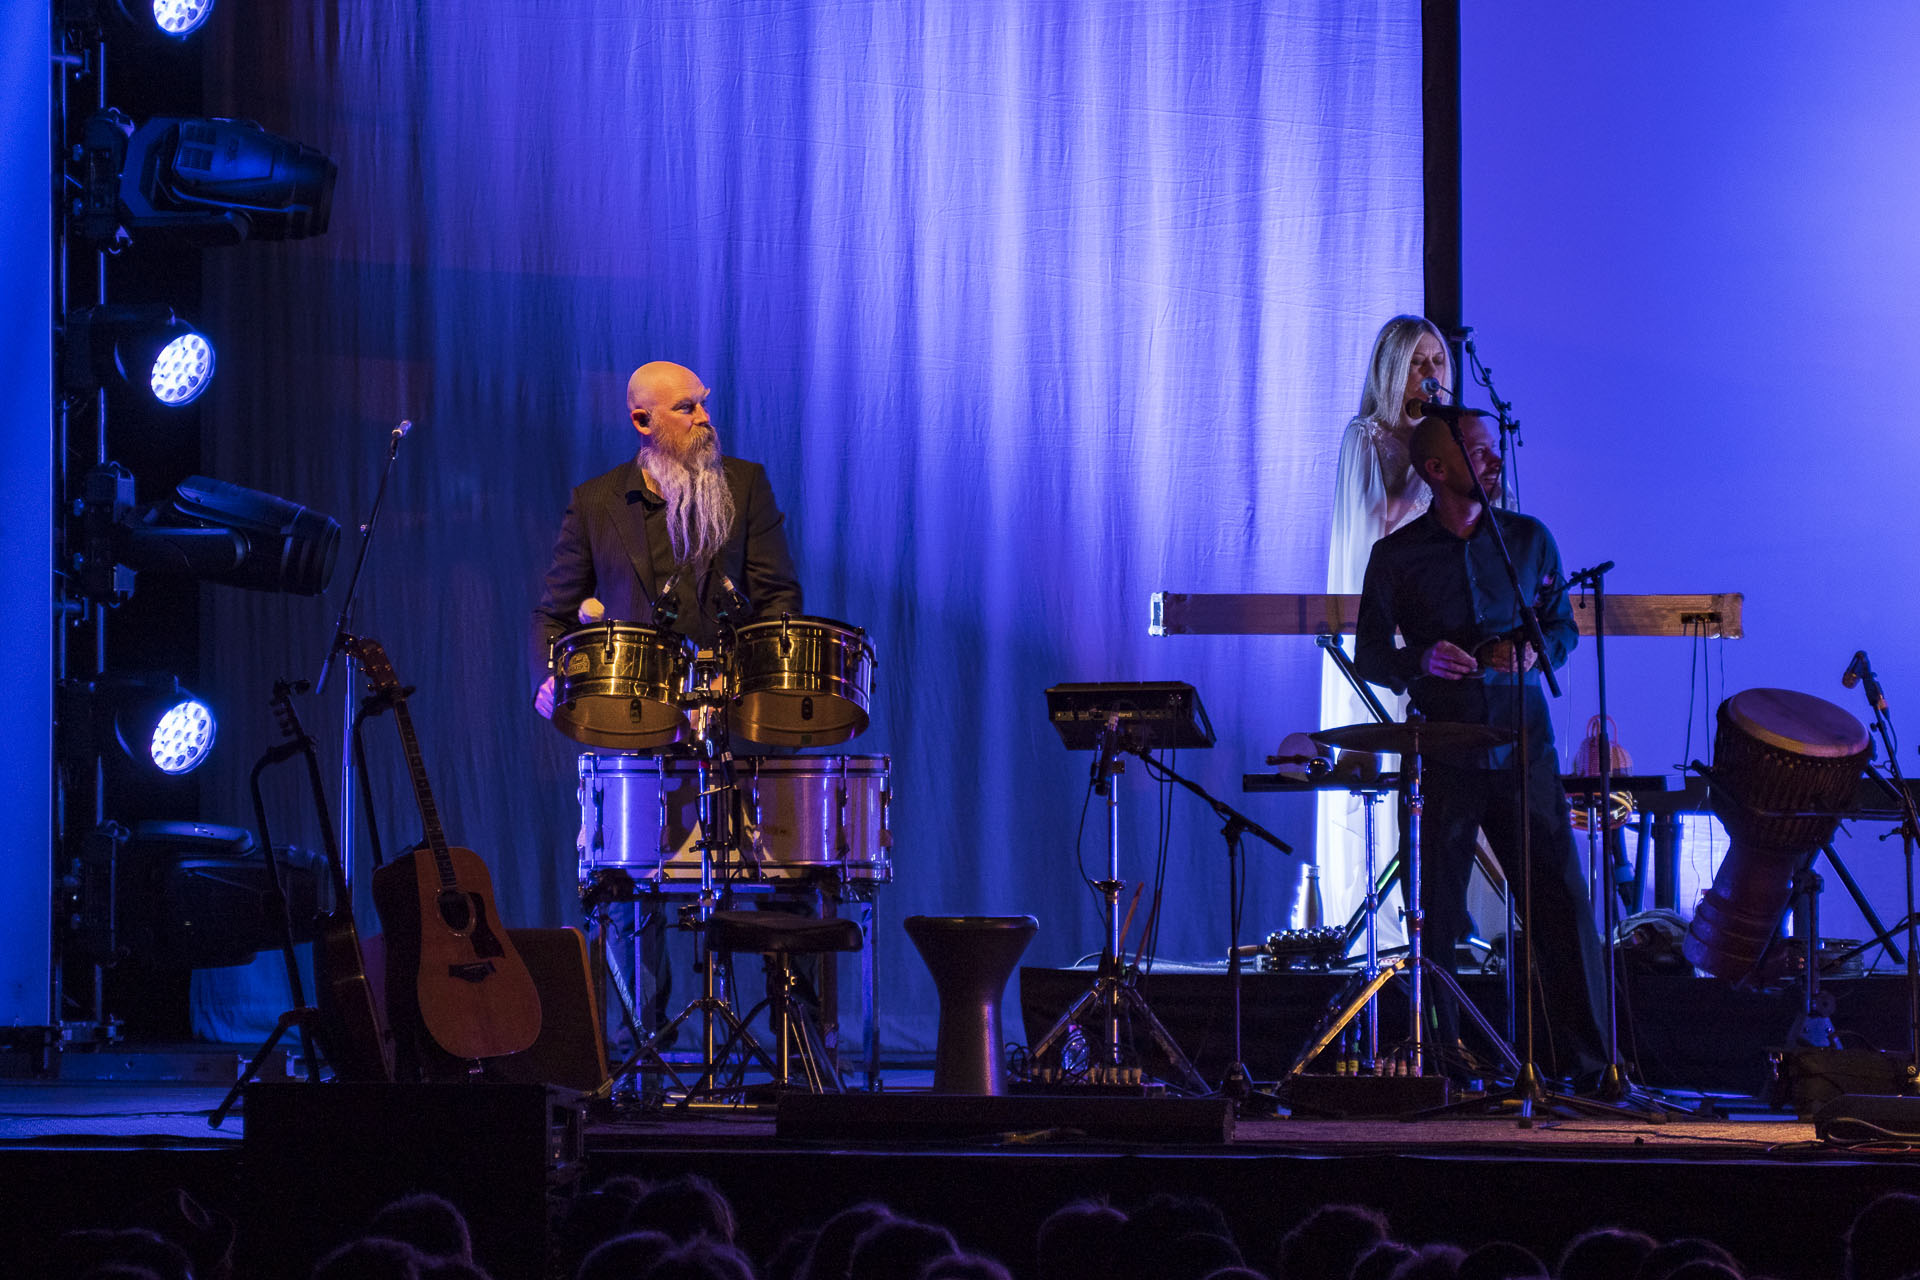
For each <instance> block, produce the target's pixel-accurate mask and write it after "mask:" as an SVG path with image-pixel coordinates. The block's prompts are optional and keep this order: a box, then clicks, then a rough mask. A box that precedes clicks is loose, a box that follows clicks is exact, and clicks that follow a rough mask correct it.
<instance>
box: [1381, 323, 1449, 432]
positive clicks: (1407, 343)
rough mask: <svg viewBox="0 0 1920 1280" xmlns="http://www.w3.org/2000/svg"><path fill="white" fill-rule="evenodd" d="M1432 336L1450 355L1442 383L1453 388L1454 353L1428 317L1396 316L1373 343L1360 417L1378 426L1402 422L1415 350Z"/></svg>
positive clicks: (1384, 326)
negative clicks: (1421, 340)
mask: <svg viewBox="0 0 1920 1280" xmlns="http://www.w3.org/2000/svg"><path fill="white" fill-rule="evenodd" d="M1427 333H1430V334H1432V335H1433V337H1434V340H1435V341H1437V342H1438V343H1439V344H1440V346H1441V348H1442V349H1443V350H1445V351H1446V353H1447V376H1446V377H1444V378H1442V379H1441V381H1442V382H1443V383H1445V384H1446V385H1447V387H1448V389H1449V390H1451V389H1452V387H1453V349H1452V348H1451V347H1448V346H1447V340H1446V338H1445V337H1443V336H1442V335H1441V333H1440V330H1439V329H1437V328H1435V327H1434V324H1433V321H1431V320H1429V319H1427V318H1426V317H1425V316H1395V317H1394V318H1393V319H1391V320H1389V321H1387V322H1386V323H1385V324H1383V325H1381V326H1380V333H1379V336H1378V337H1376V338H1374V340H1373V357H1372V359H1370V360H1368V361H1367V385H1366V388H1365V389H1364V390H1363V391H1361V393H1360V414H1359V416H1360V417H1362V418H1372V419H1373V420H1374V421H1376V422H1388V423H1392V422H1398V421H1400V414H1401V412H1402V411H1403V409H1404V408H1405V406H1404V404H1403V403H1402V401H1403V400H1404V399H1405V397H1406V394H1407V369H1408V368H1409V367H1410V366H1411V365H1412V364H1413V349H1414V348H1415V347H1416V346H1418V345H1419V344H1420V336H1421V335H1422V334H1427Z"/></svg>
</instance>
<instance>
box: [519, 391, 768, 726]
mask: <svg viewBox="0 0 1920 1280" xmlns="http://www.w3.org/2000/svg"><path fill="white" fill-rule="evenodd" d="M710 394H711V393H710V392H709V391H708V389H707V387H706V385H705V384H704V383H703V382H701V381H700V378H699V377H698V375H696V374H695V373H694V372H693V370H691V369H688V368H686V367H685V366H683V365H677V364H673V363H670V362H669V361H665V360H656V361H654V362H653V363H651V364H644V365H641V366H640V367H639V368H638V369H635V370H634V371H633V376H632V377H631V378H629V379H628V380H627V416H628V419H629V420H630V421H631V422H632V423H633V429H634V430H635V431H636V432H637V433H639V437H640V443H639V451H638V453H637V454H636V455H635V457H634V459H633V461H631V462H624V463H622V464H621V465H619V466H617V467H615V468H614V469H613V470H611V471H609V472H607V473H606V474H605V475H601V476H596V477H594V478H593V479H592V480H589V481H587V482H586V483H585V484H583V485H581V486H579V487H578V488H576V489H575V490H574V491H573V496H572V500H571V501H569V502H568V504H567V513H566V516H565V517H564V518H563V519H562V520H561V522H560V536H559V538H558V539H557V540H556V541H555V543H554V547H553V562H552V564H551V565H550V566H549V567H548V569H547V577H546V583H545V586H544V588H543V590H542V591H541V594H540V604H539V606H538V607H537V608H535V609H534V611H533V632H532V642H531V648H532V653H531V655H530V656H531V659H532V666H533V683H534V685H535V687H536V690H537V691H536V693H535V694H534V707H535V709H536V710H538V711H539V712H540V714H541V715H543V716H547V717H549V718H551V717H552V715H553V677H552V676H550V675H548V674H547V655H548V651H549V650H550V649H551V647H552V645H553V641H554V638H555V637H556V636H559V635H561V634H563V633H565V632H567V631H571V630H573V629H574V628H575V627H577V626H579V625H580V622H581V620H582V617H581V609H582V606H583V605H585V606H586V607H587V616H589V617H591V616H598V615H601V614H604V616H605V617H608V618H612V619H616V620H618V621H622V622H641V623H651V622H653V621H654V615H653V602H654V600H655V599H656V598H657V597H658V596H659V594H660V593H661V591H662V590H664V589H665V588H666V587H667V586H668V584H671V585H672V588H673V601H674V605H675V607H676V608H677V610H678V617H677V619H676V620H675V622H674V624H673V629H674V630H676V631H678V632H680V633H681V634H682V635H686V636H690V637H692V638H693V640H694V642H695V643H697V644H702V645H705V644H710V643H712V641H713V640H714V639H715V638H716V637H717V636H718V634H719V629H720V625H719V623H720V613H721V612H722V611H723V610H724V609H726V608H727V607H728V606H727V583H729V582H730V583H732V584H734V585H735V586H736V587H737V588H738V590H739V591H740V592H741V593H742V594H743V595H745V597H746V598H747V600H748V602H749V603H750V604H751V606H752V609H753V612H752V614H751V616H749V617H746V618H741V617H738V616H735V617H734V618H733V619H732V621H733V622H734V623H735V625H744V624H745V623H747V622H751V621H755V620H757V619H763V618H778V617H779V616H780V615H781V614H783V613H792V614H799V613H800V612H802V610H801V601H800V582H799V579H798V577H797V576H796V575H795V572H794V567H793V556H792V555H791V554H790V553H789V552H788V550H787V535H786V531H785V529H784V528H783V524H784V521H785V517H784V516H782V515H781V514H780V508H779V506H778V505H777V504H776V503H775V502H774V499H773V488H772V486H771V485H769V484H768V483H767V473H766V469H765V468H763V467H761V466H760V465H759V464H758V463H755V462H743V461H741V460H740V459H738V458H728V457H723V456H722V455H721V453H720V444H719V438H718V435H717V434H716V433H715V431H714V427H713V420H712V418H711V417H709V416H708V414H707V397H708V396H709V395H710ZM590 601H591V602H593V603H589V602H590ZM735 612H736V613H737V610H736V611H735Z"/></svg>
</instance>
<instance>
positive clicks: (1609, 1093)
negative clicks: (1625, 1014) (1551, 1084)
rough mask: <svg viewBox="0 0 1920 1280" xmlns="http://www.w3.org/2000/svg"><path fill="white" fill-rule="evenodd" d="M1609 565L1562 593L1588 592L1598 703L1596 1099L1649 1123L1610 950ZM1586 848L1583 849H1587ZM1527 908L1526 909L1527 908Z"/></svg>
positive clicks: (1654, 1102) (1655, 1111)
mask: <svg viewBox="0 0 1920 1280" xmlns="http://www.w3.org/2000/svg"><path fill="white" fill-rule="evenodd" d="M1612 568H1613V561H1611V560H1608V561H1607V562H1605V563H1604V564H1597V565H1595V566H1593V568H1591V569H1579V570H1576V571H1575V572H1573V573H1570V574H1568V575H1567V581H1566V585H1565V587H1563V588H1562V590H1563V591H1570V590H1572V589H1573V588H1574V587H1580V586H1584V587H1589V588H1591V590H1592V595H1593V664H1594V670H1595V672H1596V676H1595V681H1594V683H1595V686H1596V688H1597V691H1598V697H1599V702H1600V803H1599V805H1598V806H1589V807H1588V809H1587V835H1588V839H1589V840H1591V839H1593V838H1594V834H1595V833H1596V832H1598V838H1599V842H1600V844H1599V847H1600V850H1601V854H1600V864H1601V866H1602V867H1603V868H1604V871H1603V872H1602V874H1601V877H1600V881H1601V884H1600V890H1601V894H1602V896H1604V897H1605V899H1606V906H1605V907H1604V908H1603V909H1602V911H1601V913H1600V919H1601V931H1600V945H1601V948H1602V950H1603V952H1604V953H1605V955H1606V966H1607V1025H1606V1028H1605V1030H1606V1034H1607V1044H1606V1049H1607V1066H1606V1070H1605V1071H1604V1072H1603V1073H1602V1075H1601V1077H1600V1091H1599V1092H1600V1097H1601V1098H1602V1099H1603V1100H1605V1101H1607V1102H1612V1103H1618V1104H1621V1105H1623V1106H1625V1105H1633V1106H1638V1107H1641V1108H1644V1109H1645V1110H1646V1111H1647V1113H1648V1118H1649V1119H1664V1118H1665V1117H1666V1114H1667V1108H1666V1107H1665V1106H1664V1105H1663V1104H1662V1103H1661V1102H1660V1100H1659V1099H1657V1098H1656V1097H1654V1096H1653V1095H1652V1094H1650V1093H1648V1092H1647V1091H1645V1090H1643V1089H1641V1088H1639V1087H1638V1086H1636V1085H1635V1084H1634V1083H1633V1082H1632V1081H1630V1080H1629V1079H1627V1074H1626V1071H1625V1069H1624V1068H1623V1066H1622V1064H1621V1060H1620V988H1619V978H1618V972H1617V963H1618V961H1617V953H1616V951H1615V949H1614V945H1613V931H1614V927H1615V925H1616V923H1617V918H1618V916H1619V914H1620V898H1619V895H1618V893H1617V892H1616V887H1615V881H1614V878H1613V828H1612V827H1611V826H1610V825H1609V824H1608V821H1607V818H1608V814H1609V812H1610V810H1611V809H1612V807H1613V739H1612V737H1611V735H1610V732H1609V729H1608V723H1609V722H1608V720H1607V587H1606V578H1607V572H1608V570H1610V569H1612ZM1592 847H1593V846H1592V845H1589V846H1588V848H1589V850H1591V849H1592ZM1528 905H1529V906H1531V905H1532V904H1531V903H1529V904H1528Z"/></svg>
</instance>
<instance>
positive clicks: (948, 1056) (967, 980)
mask: <svg viewBox="0 0 1920 1280" xmlns="http://www.w3.org/2000/svg"><path fill="white" fill-rule="evenodd" d="M902 923H903V925H904V927H905V928H906V931H907V936H908V937H909V938H912V939H913V945H914V946H915V947H916V948H918V949H919V952H920V958H921V959H922V960H924V961H926V964H927V971H928V972H929V973H931V974H932V975H933V985H934V989H935V990H936V991H938V992H939V995H940V1035H939V1040H938V1042H937V1047H936V1049H935V1053H934V1065H933V1091H934V1092H935V1093H984V1094H1003V1093H1005V1092H1006V1091H1007V1068H1006V1064H1005V1063H1004V1062H1003V1061H1002V1060H1001V1055H1000V998H1001V996H1002V995H1003V994H1005V992H1006V989H1007V979H1008V978H1010V977H1012V976H1013V967H1014V966H1015V965H1016V964H1018V963H1020V957H1021V955H1023V954H1024V953H1025V952H1026V949H1027V944H1028V943H1029V942H1031V941H1033V935H1034V934H1035V933H1037V932H1039V929H1040V922H1039V921H1037V920H1035V919H1034V918H1033V917H1032V916H908V917H907V918H906V920H905V921H903V922H902Z"/></svg>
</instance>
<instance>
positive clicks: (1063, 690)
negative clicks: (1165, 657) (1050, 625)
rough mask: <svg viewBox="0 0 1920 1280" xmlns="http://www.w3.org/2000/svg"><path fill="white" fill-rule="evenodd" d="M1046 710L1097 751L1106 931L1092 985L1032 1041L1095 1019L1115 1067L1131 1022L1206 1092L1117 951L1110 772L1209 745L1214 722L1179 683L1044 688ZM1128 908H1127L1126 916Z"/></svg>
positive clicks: (1039, 1047)
mask: <svg viewBox="0 0 1920 1280" xmlns="http://www.w3.org/2000/svg"><path fill="white" fill-rule="evenodd" d="M1047 704H1048V715H1049V717H1050V718H1051V719H1052V720H1053V722H1054V727H1055V728H1056V729H1058V730H1059V732H1060V739H1061V741H1062V742H1063V743H1064V744H1065V745H1066V747H1067V749H1068V750H1070V751H1084V750H1089V749H1095V750H1098V752H1099V755H1098V756H1096V757H1095V759H1094V764H1093V769H1092V785H1093V789H1094V790H1095V792H1097V793H1098V794H1099V795H1101V796H1103V797H1105V799H1106V802H1107V874H1106V878H1105V879H1103V880H1097V881H1095V882H1094V884H1093V887H1094V888H1095V889H1098V890H1099V891H1100V896H1101V898H1102V900H1103V901H1104V902H1105V903H1106V937H1105V938H1104V939H1103V940H1102V945H1101V951H1100V968H1099V970H1098V971H1097V972H1096V973H1095V974H1094V980H1093V984H1092V985H1091V986H1089V987H1088V988H1087V990H1086V991H1085V992H1083V993H1082V994H1081V996H1080V998H1079V999H1077V1000H1075V1001H1074V1002H1073V1004H1072V1005H1071V1006H1069V1007H1068V1009H1067V1011H1066V1012H1065V1013H1063V1014H1061V1015H1060V1018H1059V1020H1058V1021H1057V1022H1055V1023H1054V1024H1053V1026H1051V1027H1049V1028H1048V1029H1047V1033H1046V1034H1045V1035H1043V1036H1041V1037H1040V1039H1039V1040H1038V1041H1037V1042H1036V1043H1035V1044H1034V1045H1033V1047H1032V1048H1031V1050H1030V1051H1029V1053H1030V1056H1031V1057H1033V1058H1034V1059H1036V1060H1038V1059H1040V1058H1042V1057H1043V1056H1044V1055H1045V1054H1046V1053H1047V1052H1048V1051H1049V1050H1051V1049H1053V1048H1054V1047H1055V1046H1057V1045H1059V1044H1061V1043H1062V1042H1063V1041H1064V1040H1065V1039H1066V1035H1067V1032H1068V1031H1069V1030H1071V1029H1072V1028H1073V1027H1074V1026H1076V1025H1079V1024H1081V1023H1083V1022H1085V1021H1089V1020H1090V1019H1089V1015H1094V1016H1095V1017H1097V1018H1098V1019H1099V1024H1100V1028H1101V1037H1100V1048H1099V1053H1100V1055H1101V1058H1100V1065H1102V1066H1106V1067H1119V1066H1120V1065H1122V1064H1121V1058H1122V1056H1123V1052H1124V1044H1123V1040H1124V1029H1125V1027H1126V1026H1127V1025H1128V1024H1129V1023H1130V1022H1137V1023H1138V1025H1139V1026H1140V1027H1142V1028H1143V1029H1144V1030H1145V1031H1146V1034H1147V1037H1148V1039H1150V1040H1151V1041H1152V1042H1153V1044H1154V1045H1155V1047H1156V1048H1158V1049H1159V1051H1160V1052H1161V1054H1162V1055H1164V1056H1165V1058H1166V1060H1167V1062H1168V1064H1169V1065H1170V1067H1171V1070H1172V1073H1173V1076H1174V1079H1173V1081H1172V1082H1171V1083H1174V1084H1176V1085H1178V1086H1179V1087H1180V1088H1182V1089H1185V1090H1187V1091H1189V1092H1191V1093H1194V1094H1196V1095H1204V1094H1207V1093H1209V1092H1211V1091H1210V1090H1209V1089H1208V1087H1207V1082H1206V1081H1205V1080H1204V1079H1202V1078H1201V1076H1200V1073H1199V1072H1198V1071H1196V1070H1195V1069H1194V1066H1193V1062H1192V1061H1191V1060H1190V1059H1189V1058H1188V1057H1187V1055H1186V1054H1185V1053H1183V1052H1181V1049H1180V1046H1179V1045H1178V1044H1176V1043H1175V1042H1174V1039H1173V1037H1172V1036H1171V1035H1169V1034H1168V1032H1167V1029H1166V1028H1165V1027H1164V1026H1162V1025H1161V1023H1160V1019H1158V1018H1156V1017H1155V1016H1154V1014H1153V1010H1152V1009H1151V1008H1150V1007H1148V1005H1147V1001H1146V997H1145V996H1142V995H1141V994H1140V991H1139V988H1138V986H1137V985H1136V984H1137V980H1138V976H1139V975H1138V973H1137V972H1136V971H1135V969H1134V968H1133V966H1131V965H1129V964H1127V962H1126V958H1125V956H1124V955H1123V954H1122V952H1121V933H1122V927H1121V916H1120V892H1121V889H1122V888H1123V886H1124V885H1125V881H1123V880H1121V878H1120V796H1119V789H1118V787H1116V786H1115V785H1114V779H1115V778H1116V777H1117V776H1118V775H1119V774H1120V773H1121V772H1123V770H1124V767H1125V763H1126V762H1125V760H1124V759H1123V757H1124V756H1125V755H1127V754H1129V753H1138V752H1143V751H1149V750H1170V749H1178V748H1180V747H1211V746H1212V745H1213V727H1212V725H1211V724H1209V723H1208V722H1207V719H1206V712H1205V711H1203V710H1201V708H1200V699H1199V695H1198V694H1196V693H1195V692H1194V690H1193V687H1192V686H1191V685H1185V684H1175V683H1167V684H1131V685H1129V684H1103V685H1095V684H1066V685H1055V686H1054V687H1053V688H1051V689H1049V690H1047ZM1131 914H1132V913H1131V912H1129V913H1128V915H1129V916H1131Z"/></svg>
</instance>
